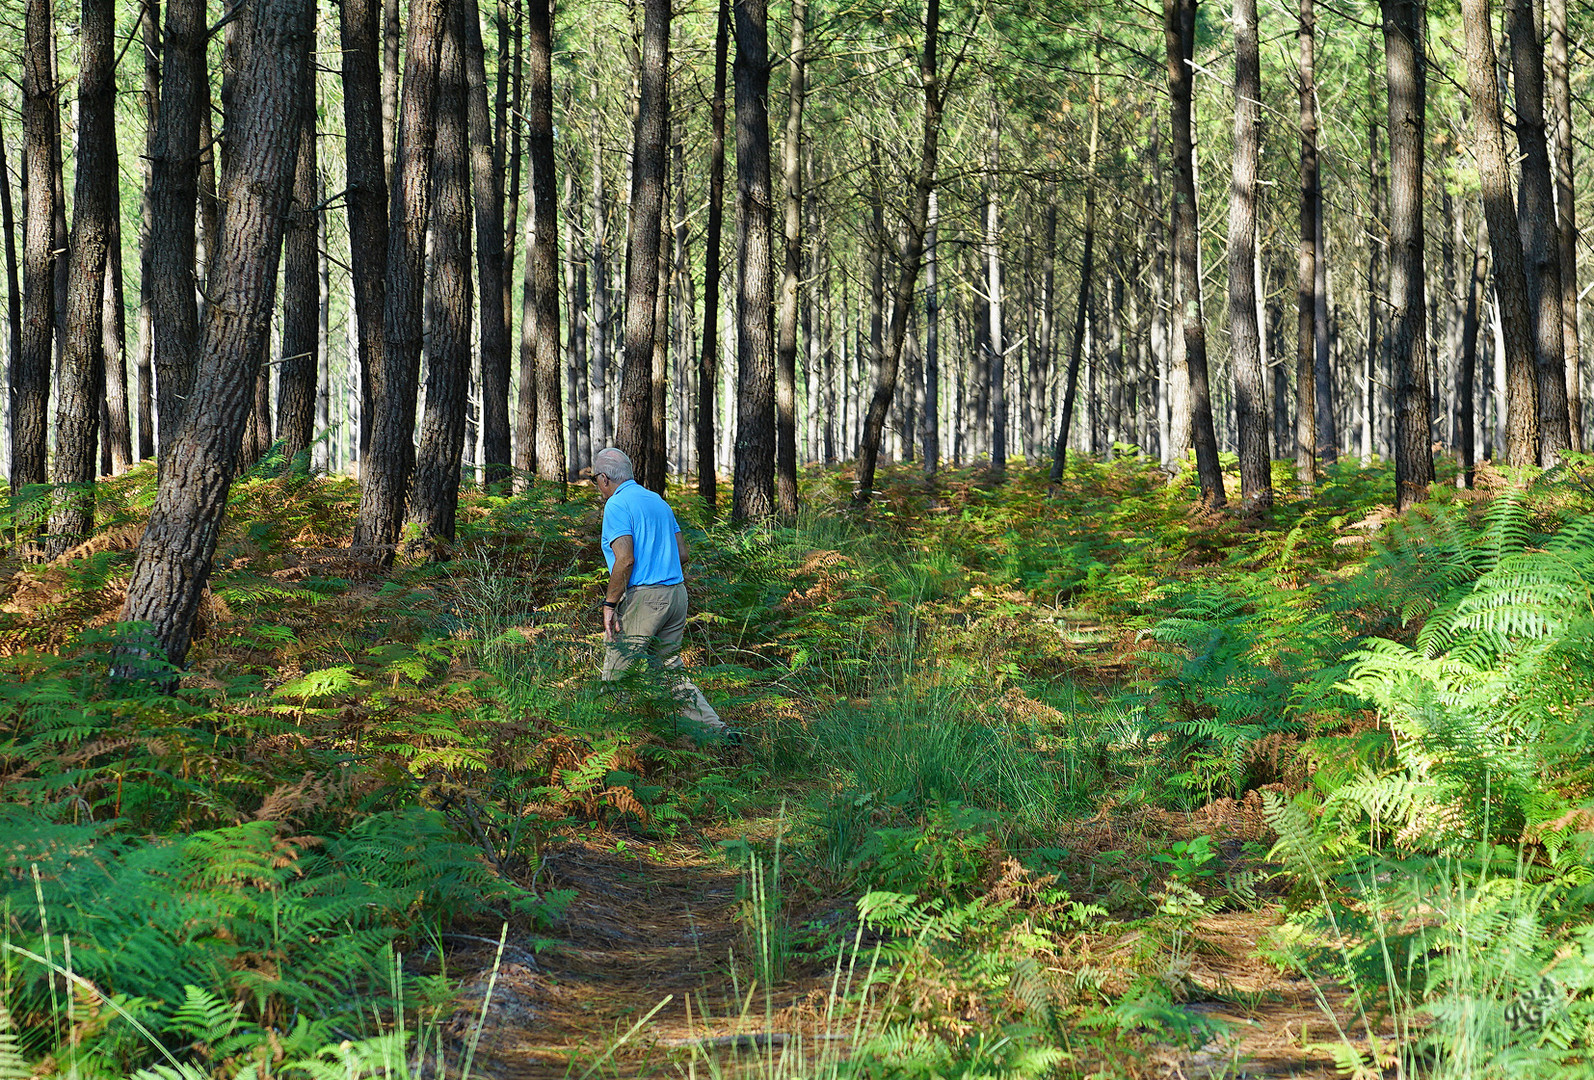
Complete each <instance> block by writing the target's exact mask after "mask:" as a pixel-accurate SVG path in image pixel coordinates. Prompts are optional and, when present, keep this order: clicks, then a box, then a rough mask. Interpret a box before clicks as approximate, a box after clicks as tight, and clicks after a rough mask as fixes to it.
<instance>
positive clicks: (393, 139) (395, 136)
mask: <svg viewBox="0 0 1594 1080" xmlns="http://www.w3.org/2000/svg"><path fill="white" fill-rule="evenodd" d="M372 2H374V3H380V4H381V5H382V7H381V14H382V97H381V102H382V172H383V174H384V175H386V176H393V175H394V173H393V169H394V165H395V162H396V161H397V160H398V141H399V45H400V31H401V27H400V26H399V0H372Z"/></svg>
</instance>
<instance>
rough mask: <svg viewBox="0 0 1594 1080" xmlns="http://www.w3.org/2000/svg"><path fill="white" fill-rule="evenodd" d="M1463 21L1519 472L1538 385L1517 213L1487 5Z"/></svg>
mask: <svg viewBox="0 0 1594 1080" xmlns="http://www.w3.org/2000/svg"><path fill="white" fill-rule="evenodd" d="M1461 22H1462V24H1463V26H1464V27H1465V29H1466V35H1467V87H1468V96H1469V97H1471V99H1472V119H1473V123H1474V124H1475V125H1476V130H1477V141H1476V143H1475V144H1474V147H1473V153H1474V155H1475V156H1476V157H1477V161H1478V179H1479V183H1480V186H1481V187H1482V189H1483V210H1484V216H1485V218H1486V219H1487V220H1488V223H1489V246H1490V248H1492V249H1493V253H1494V288H1495V296H1496V297H1497V302H1498V304H1499V312H1500V322H1501V328H1502V331H1503V333H1504V337H1505V349H1504V361H1505V370H1506V408H1507V414H1508V415H1507V424H1506V438H1505V442H1506V460H1507V462H1508V463H1509V464H1511V465H1515V466H1518V467H1521V466H1527V465H1532V464H1533V463H1534V461H1535V460H1536V452H1535V451H1536V448H1537V444H1538V434H1539V432H1538V425H1539V386H1538V377H1537V371H1536V368H1535V361H1534V347H1533V321H1532V315H1531V313H1530V310H1529V308H1528V297H1527V286H1526V278H1525V273H1524V270H1523V265H1522V243H1521V240H1520V234H1519V232H1518V231H1517V215H1516V206H1515V205H1514V203H1513V200H1512V198H1511V177H1510V174H1509V172H1508V169H1509V161H1510V158H1509V157H1508V156H1507V152H1506V145H1505V129H1504V126H1503V122H1502V116H1501V112H1500V89H1499V83H1498V82H1497V81H1496V74H1495V54H1494V38H1493V35H1492V33H1491V29H1490V28H1491V27H1492V26H1493V22H1492V21H1491V19H1490V16H1489V0H1462V4H1461Z"/></svg>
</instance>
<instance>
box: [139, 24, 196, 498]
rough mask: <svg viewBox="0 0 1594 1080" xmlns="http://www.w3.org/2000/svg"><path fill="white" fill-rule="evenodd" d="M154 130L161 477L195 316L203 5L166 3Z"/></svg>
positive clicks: (179, 407) (189, 359)
mask: <svg viewBox="0 0 1594 1080" xmlns="http://www.w3.org/2000/svg"><path fill="white" fill-rule="evenodd" d="M161 59H162V63H163V67H164V70H163V71H162V72H161V110H160V123H159V127H158V130H157V132H156V137H155V143H156V149H155V152H154V155H153V157H152V159H151V161H150V181H149V187H150V207H151V210H152V211H153V214H154V220H153V222H152V224H151V226H150V233H151V234H150V249H151V252H152V256H151V259H150V263H151V266H150V270H151V275H152V278H153V283H152V284H153V295H152V297H151V299H152V309H153V312H154V318H155V414H156V421H155V422H156V426H157V429H158V432H159V435H160V458H161V469H162V470H163V471H164V469H165V467H166V457H167V454H166V447H167V444H168V440H169V439H170V438H171V437H173V436H175V434H176V433H177V429H178V427H179V426H180V424H181V421H182V416H183V409H184V407H185V404H186V402H187V400H188V397H189V394H190V392H191V390H192V388H193V381H194V362H195V353H194V347H195V344H196V341H197V336H198V326H199V308H198V303H197V301H196V299H195V294H194V266H195V258H196V256H197V247H196V237H195V228H196V222H195V215H196V213H197V210H198V206H197V203H198V199H199V154H200V151H201V149H202V148H201V146H200V142H199V139H200V128H201V118H202V116H203V114H204V112H205V111H206V109H207V108H208V102H209V98H210V95H209V91H208V89H206V88H207V87H208V86H209V82H208V76H207V75H206V73H205V5H204V2H203V0H169V2H168V3H167V6H166V33H165V35H164V41H163V44H162V53H161Z"/></svg>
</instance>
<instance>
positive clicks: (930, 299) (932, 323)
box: [924, 187, 941, 483]
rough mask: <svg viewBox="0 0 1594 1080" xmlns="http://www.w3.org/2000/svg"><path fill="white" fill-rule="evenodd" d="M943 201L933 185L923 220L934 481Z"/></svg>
mask: <svg viewBox="0 0 1594 1080" xmlns="http://www.w3.org/2000/svg"><path fill="white" fill-rule="evenodd" d="M940 202H941V200H940V199H939V198H938V197H937V193H936V189H935V188H933V187H932V188H931V189H930V201H929V210H928V213H927V214H926V215H925V222H924V477H925V480H926V481H927V482H931V483H933V482H934V481H935V477H936V474H937V473H938V472H939V471H940V469H941V297H940V293H939V292H938V290H937V282H936V269H937V263H936V254H937V253H936V249H935V243H936V239H937V236H936V232H937V229H938V227H939V225H940V216H941V215H940V211H941V207H940Z"/></svg>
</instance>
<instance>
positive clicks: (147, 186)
mask: <svg viewBox="0 0 1594 1080" xmlns="http://www.w3.org/2000/svg"><path fill="white" fill-rule="evenodd" d="M139 30H140V34H141V36H142V38H143V41H142V44H143V47H144V86H143V91H144V156H143V161H142V162H141V164H140V168H141V169H142V170H143V175H144V198H143V205H142V207H141V212H140V214H139V222H138V252H139V257H138V258H139V261H138V268H139V273H138V354H137V356H136V357H135V359H134V362H133V366H134V368H135V369H136V371H137V372H138V375H137V380H138V391H137V395H138V460H139V461H146V460H148V459H149V458H152V457H154V456H155V291H154V286H155V281H154V277H155V271H154V255H155V249H154V244H153V235H154V232H153V225H154V220H153V219H154V216H155V208H154V204H153V201H152V193H151V182H152V178H153V168H152V163H153V162H154V160H155V154H156V152H157V150H158V149H159V147H160V141H159V136H160V82H161V34H160V0H145V3H144V5H143V7H142V8H141V9H140V11H139ZM12 355H13V356H15V355H16V353H15V352H13V353H12Z"/></svg>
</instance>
